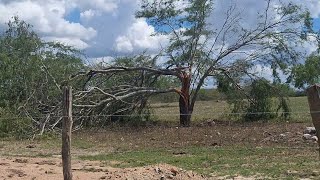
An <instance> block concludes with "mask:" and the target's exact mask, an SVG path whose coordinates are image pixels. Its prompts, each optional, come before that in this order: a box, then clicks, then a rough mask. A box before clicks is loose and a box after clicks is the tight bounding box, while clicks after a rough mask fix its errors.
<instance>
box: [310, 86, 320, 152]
mask: <svg viewBox="0 0 320 180" xmlns="http://www.w3.org/2000/svg"><path fill="white" fill-rule="evenodd" d="M307 96H308V102H309V107H310V114H311V117H312V123H313V125H314V127H315V128H316V135H317V138H318V145H319V157H320V137H319V135H320V86H319V85H317V84H316V85H312V86H310V87H308V89H307Z"/></svg>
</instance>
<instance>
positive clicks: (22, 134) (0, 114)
mask: <svg viewBox="0 0 320 180" xmlns="http://www.w3.org/2000/svg"><path fill="white" fill-rule="evenodd" d="M32 130H33V126H32V121H31V119H30V118H26V117H19V116H17V115H16V114H14V113H13V112H11V111H10V110H8V109H2V108H0V137H1V138H3V137H15V138H18V139H24V138H28V137H31V135H32V133H33V131H32Z"/></svg>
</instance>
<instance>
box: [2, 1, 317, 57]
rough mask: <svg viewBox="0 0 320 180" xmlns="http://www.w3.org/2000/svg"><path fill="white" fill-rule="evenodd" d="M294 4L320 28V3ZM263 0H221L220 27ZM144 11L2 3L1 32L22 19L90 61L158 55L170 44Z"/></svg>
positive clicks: (126, 6)
mask: <svg viewBox="0 0 320 180" xmlns="http://www.w3.org/2000/svg"><path fill="white" fill-rule="evenodd" d="M283 1H287V0H283ZM292 1H294V2H297V3H299V4H302V5H303V6H306V7H307V8H309V10H310V12H311V14H312V16H313V18H316V21H315V28H317V29H319V28H320V19H319V18H320V1H319V0H292ZM261 2H265V1H264V0H216V2H215V13H216V14H215V16H214V17H215V20H216V21H217V22H215V23H219V20H220V19H222V18H223V17H222V16H223V14H224V12H225V10H226V8H228V7H229V5H230V4H231V3H233V4H234V3H235V4H237V8H239V10H240V11H241V10H242V11H243V13H242V14H244V16H245V18H246V20H247V21H248V22H252V21H253V19H254V18H256V16H255V15H256V14H257V12H258V11H259V10H260V11H261V8H263V4H264V3H261ZM138 8H139V0H45V1H44V0H0V30H3V28H4V27H5V26H4V23H5V22H7V21H8V20H9V19H10V18H11V17H12V16H15V15H18V16H19V17H20V19H23V20H25V21H27V22H28V23H30V24H32V25H33V26H34V30H36V31H37V32H38V34H39V35H40V36H41V37H42V38H43V39H45V40H50V41H60V42H63V43H65V44H68V45H72V46H75V47H76V48H79V49H82V50H84V51H85V53H86V54H87V56H88V57H89V58H101V59H103V58H108V57H112V56H117V55H122V54H134V53H136V52H139V51H142V50H148V51H151V52H152V51H155V50H157V49H159V48H160V47H161V46H164V45H165V44H166V43H167V42H168V40H167V38H166V37H165V36H160V37H155V36H150V35H151V34H153V33H154V32H155V28H154V27H152V26H151V25H148V23H147V22H146V20H145V19H136V18H135V17H134V13H135V11H136V10H137V9H138ZM220 16H221V18H220ZM317 18H318V19H317ZM251 20H252V21H251Z"/></svg>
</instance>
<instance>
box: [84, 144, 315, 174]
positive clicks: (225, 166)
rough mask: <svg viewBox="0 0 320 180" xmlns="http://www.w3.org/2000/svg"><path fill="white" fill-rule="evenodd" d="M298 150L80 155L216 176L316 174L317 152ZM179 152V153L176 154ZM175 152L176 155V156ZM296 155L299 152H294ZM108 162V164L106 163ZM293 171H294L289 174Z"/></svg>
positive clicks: (206, 149)
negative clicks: (174, 167) (172, 167)
mask: <svg viewBox="0 0 320 180" xmlns="http://www.w3.org/2000/svg"><path fill="white" fill-rule="evenodd" d="M297 151H300V150H299V149H288V148H247V147H236V148H214V147H190V148H185V149H181V150H180V151H177V152H175V150H165V149H160V150H144V151H130V152H121V153H111V154H101V155H94V156H81V157H80V158H81V159H85V160H99V161H104V162H105V163H106V164H109V162H112V161H117V162H118V163H116V164H114V163H113V164H111V165H113V166H116V167H136V166H146V165H153V164H158V163H167V164H171V165H175V166H178V167H181V168H184V169H187V170H193V171H196V172H198V173H201V174H205V175H208V176H210V174H214V175H219V176H226V175H229V176H235V175H241V176H256V175H260V176H262V177H270V178H280V177H282V178H283V177H286V178H287V179H291V178H302V177H313V176H319V173H318V171H317V170H318V167H319V161H318V159H315V158H314V157H315V156H316V152H314V151H313V150H312V149H309V150H308V151H307V153H306V152H304V153H302V154H300V155H299V153H298V152H297ZM179 152H182V153H181V155H179ZM177 153H178V155H177ZM297 154H298V155H297ZM109 165H110V164H109ZM290 172H294V173H290Z"/></svg>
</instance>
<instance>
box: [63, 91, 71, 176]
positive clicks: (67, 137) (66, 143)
mask: <svg viewBox="0 0 320 180" xmlns="http://www.w3.org/2000/svg"><path fill="white" fill-rule="evenodd" d="M63 106H64V107H63V116H64V117H63V120H62V152H61V154H62V166H63V178H64V180H72V170H71V154H70V146H71V130H72V89H71V87H65V88H64V94H63Z"/></svg>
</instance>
